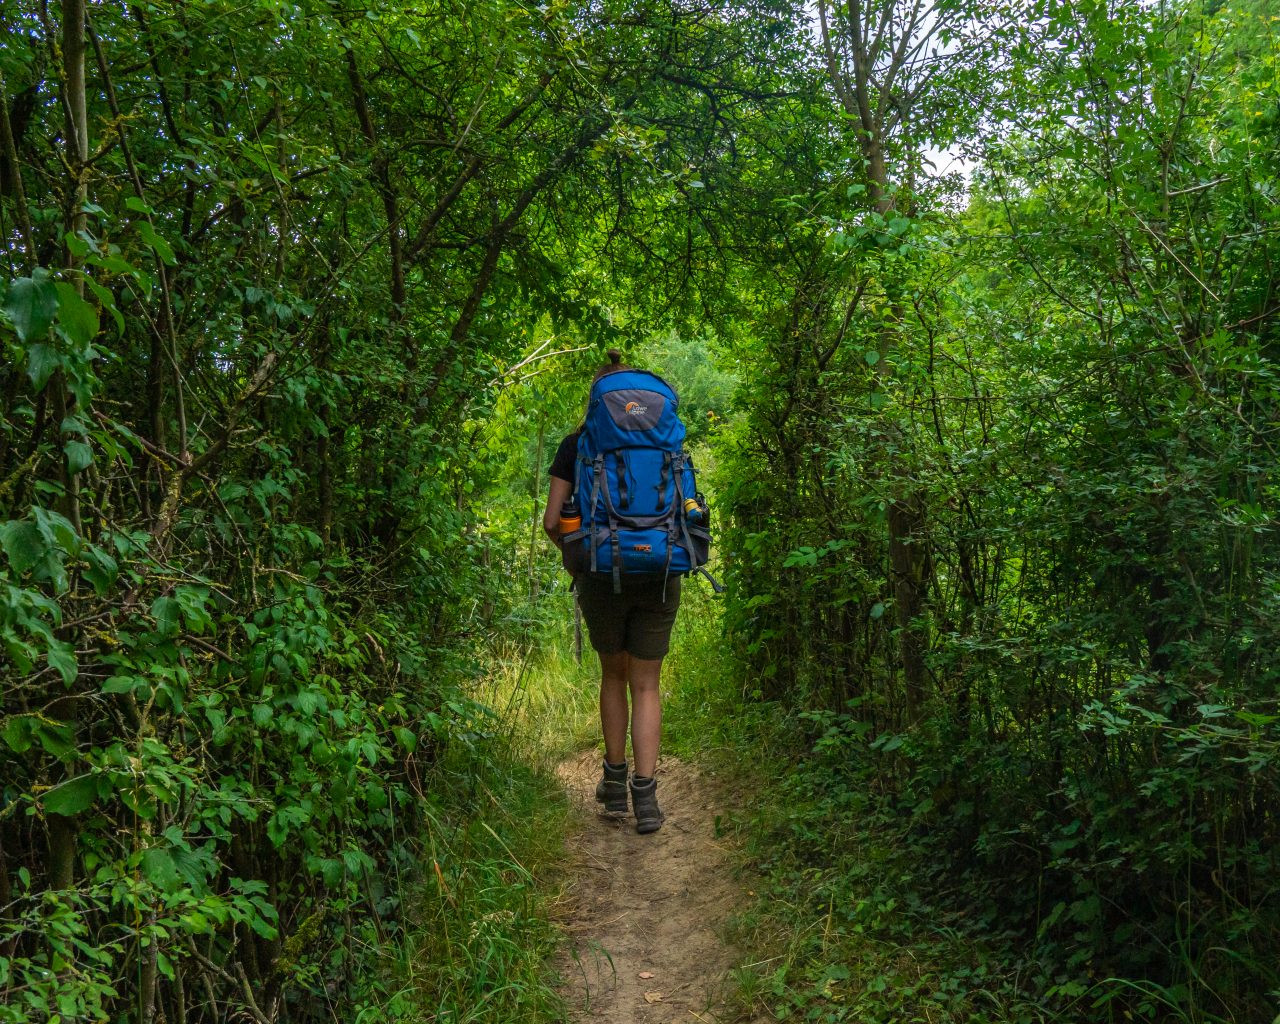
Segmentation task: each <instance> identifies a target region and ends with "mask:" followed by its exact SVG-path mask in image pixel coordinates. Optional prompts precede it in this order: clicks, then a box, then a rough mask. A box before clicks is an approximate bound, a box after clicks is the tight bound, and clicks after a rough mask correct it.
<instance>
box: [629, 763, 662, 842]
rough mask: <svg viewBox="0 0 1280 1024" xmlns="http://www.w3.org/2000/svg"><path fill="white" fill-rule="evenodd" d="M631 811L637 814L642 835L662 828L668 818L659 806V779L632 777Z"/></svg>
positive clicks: (638, 828)
mask: <svg viewBox="0 0 1280 1024" xmlns="http://www.w3.org/2000/svg"><path fill="white" fill-rule="evenodd" d="M631 813H632V814H634V815H635V816H636V831H637V832H639V833H640V834H641V835H642V836H643V835H648V834H649V833H650V832H657V831H658V829H660V828H662V823H663V821H664V820H666V819H665V818H664V817H663V814H662V811H661V810H659V808H658V780H657V779H640V780H637V779H636V778H634V777H633V778H632V779H631Z"/></svg>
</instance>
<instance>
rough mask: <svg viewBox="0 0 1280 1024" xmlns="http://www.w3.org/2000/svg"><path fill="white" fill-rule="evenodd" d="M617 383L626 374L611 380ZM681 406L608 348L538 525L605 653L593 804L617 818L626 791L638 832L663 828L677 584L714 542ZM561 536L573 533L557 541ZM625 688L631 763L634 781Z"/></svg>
mask: <svg viewBox="0 0 1280 1024" xmlns="http://www.w3.org/2000/svg"><path fill="white" fill-rule="evenodd" d="M613 374H627V376H626V377H617V378H611V379H608V380H606V378H610V377H611V375H613ZM676 405H677V400H676V397H675V393H674V392H673V391H672V390H671V389H670V387H669V386H668V385H667V384H666V382H664V381H662V379H661V378H659V377H657V376H655V375H653V374H649V373H647V372H646V371H638V370H633V369H632V368H631V367H629V366H626V365H624V364H623V362H622V355H621V353H620V352H618V351H617V350H616V349H611V350H610V352H609V362H608V363H607V364H605V365H604V366H602V367H600V369H599V370H597V371H596V374H595V377H594V378H593V380H592V386H591V395H590V398H589V399H588V408H587V413H586V416H585V417H584V419H583V423H582V425H580V426H579V428H578V429H577V430H576V431H574V432H573V433H571V434H569V436H567V437H566V438H565V439H564V440H563V441H561V442H560V447H559V449H558V450H557V451H556V455H555V459H554V460H553V461H552V463H551V469H550V476H551V486H550V491H549V494H548V496H547V507H546V510H545V511H544V513H543V516H542V527H543V529H544V530H545V531H546V533H547V536H548V537H550V538H551V541H552V543H554V544H555V545H556V546H557V547H558V548H560V549H561V554H562V557H563V559H564V564H565V568H566V569H568V570H569V571H570V572H571V573H572V574H573V576H574V580H575V587H576V590H577V594H578V603H579V605H580V606H581V608H582V615H583V618H584V619H586V623H587V632H588V635H589V636H590V639H591V646H592V647H593V648H594V649H595V651H596V653H597V654H599V656H600V725H601V729H602V731H603V733H604V769H603V777H602V778H601V780H600V784H599V785H598V786H597V787H596V799H597V800H598V801H600V803H601V804H603V813H604V814H606V815H608V816H611V817H622V816H625V815H626V813H627V794H628V792H630V796H631V808H632V813H633V814H634V815H635V821H636V831H637V832H639V833H640V834H641V835H645V834H647V833H650V832H656V831H657V830H658V829H659V828H661V827H662V822H663V814H662V811H661V810H660V809H659V807H658V797H657V786H658V784H657V780H656V779H655V777H654V772H655V769H656V768H657V763H658V742H659V739H660V736H661V732H662V704H661V698H660V695H659V689H658V687H659V680H660V678H661V674H662V659H663V658H664V657H665V656H666V654H667V650H668V648H669V647H670V641H671V627H672V625H673V624H674V623H675V620H676V611H677V610H678V609H679V607H680V576H681V575H682V574H683V573H686V572H689V571H690V570H692V569H695V568H697V567H698V566H700V565H701V564H702V562H704V561H705V560H706V557H707V544H709V542H710V534H708V533H707V532H706V531H705V530H704V529H701V528H700V527H699V526H698V525H697V524H699V523H705V504H701V505H699V502H700V501H701V495H698V494H697V493H696V490H695V484H694V478H693V466H692V463H691V462H689V460H688V456H687V455H686V454H685V452H684V451H683V442H684V426H683V425H682V424H681V423H680V420H679V417H678V416H677V415H676ZM584 432H585V433H586V435H587V436H586V437H585V438H584V437H583V435H584ZM655 496H656V497H655ZM571 499H572V500H573V504H572V506H571V509H572V510H573V513H571V514H580V515H581V517H582V522H581V524H577V523H576V522H571V523H570V524H569V526H568V527H562V523H561V511H562V509H563V508H564V507H565V503H566V502H569V501H570V500H571ZM646 501H647V502H649V506H646V505H645V502H646ZM686 507H688V508H690V509H691V512H690V513H688V516H689V517H691V518H692V521H693V522H694V523H695V525H694V526H692V527H690V526H689V525H688V524H687V522H686V515H687V514H686V512H685V509H686ZM699 508H700V509H701V514H702V518H701V519H699V518H698V517H697V514H698V511H699ZM677 516H678V522H677ZM579 525H580V527H581V528H576V529H574V527H577V526H579ZM562 528H564V529H570V530H571V531H572V532H568V533H567V534H564V535H562ZM695 537H696V539H695ZM695 548H698V549H699V550H698V551H695V550H694V549H695ZM628 691H629V692H630V698H631V701H630V713H631V752H632V755H633V757H634V758H635V770H634V773H633V774H632V776H631V778H630V780H629V781H628V778H627V712H628V706H627V697H628Z"/></svg>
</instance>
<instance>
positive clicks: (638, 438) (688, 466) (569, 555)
mask: <svg viewBox="0 0 1280 1024" xmlns="http://www.w3.org/2000/svg"><path fill="white" fill-rule="evenodd" d="M678 406H679V399H677V398H676V393H675V391H674V390H672V388H671V385H669V384H668V383H667V382H666V381H664V380H663V379H662V378H661V377H659V376H657V375H656V374H653V373H649V372H648V371H646V370H616V371H614V372H613V373H608V374H605V376H603V377H601V378H600V379H599V380H598V381H596V382H595V384H593V385H592V386H591V394H590V397H589V398H588V401H587V418H586V422H585V424H584V425H583V428H582V433H581V434H580V435H579V436H578V458H577V461H576V463H575V465H574V495H575V497H576V499H577V503H578V508H579V509H581V510H582V528H581V529H580V530H578V531H576V532H574V533H571V534H569V535H568V536H566V537H565V539H564V540H565V543H564V550H565V555H566V564H570V565H571V566H574V567H576V568H577V569H578V570H579V571H589V572H592V573H600V574H602V575H609V576H612V577H613V590H614V593H621V591H622V577H623V575H633V574H634V575H644V576H650V577H652V576H662V577H664V578H665V577H666V576H668V575H670V574H671V573H675V574H677V575H684V574H687V573H690V572H694V571H698V572H701V573H702V574H703V575H706V576H707V578H708V579H711V577H710V575H709V574H707V573H706V570H704V569H702V568H701V566H702V565H703V564H704V563H705V562H706V560H707V557H708V554H709V552H710V547H711V533H710V531H709V530H708V529H707V526H706V523H707V506H706V502H705V500H704V499H703V497H702V495H701V494H699V493H698V486H697V481H696V480H695V478H694V472H693V461H692V460H691V459H690V457H689V453H688V452H686V451H685V450H684V437H685V429H684V424H683V423H682V422H680V416H679V413H678V411H677V407H678ZM712 585H713V586H715V587H716V589H717V590H719V589H720V588H719V585H718V584H717V583H716V582H715V581H714V580H712Z"/></svg>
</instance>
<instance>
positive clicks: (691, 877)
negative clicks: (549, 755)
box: [558, 751, 745, 1024]
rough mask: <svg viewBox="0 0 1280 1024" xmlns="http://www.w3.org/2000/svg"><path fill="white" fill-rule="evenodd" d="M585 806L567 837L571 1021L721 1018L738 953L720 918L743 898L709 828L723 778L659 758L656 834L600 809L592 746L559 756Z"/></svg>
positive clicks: (566, 966)
mask: <svg viewBox="0 0 1280 1024" xmlns="http://www.w3.org/2000/svg"><path fill="white" fill-rule="evenodd" d="M558 772H559V775H560V778H561V779H562V781H563V782H564V784H565V787H566V788H567V789H568V791H569V793H570V795H571V797H572V798H573V800H574V803H575V805H576V806H577V807H578V808H579V810H580V818H579V822H578V827H577V828H576V829H575V830H574V831H573V833H571V835H570V837H569V839H568V844H569V851H570V859H571V864H572V866H573V872H572V881H571V882H570V885H569V888H568V891H567V894H566V901H565V905H564V906H563V907H562V910H563V918H562V927H563V928H564V929H565V932H566V933H567V941H566V943H565V950H564V951H563V952H562V953H561V956H560V963H559V964H558V967H559V970H560V974H561V976H562V977H563V978H564V979H565V983H564V987H563V989H562V992H563V994H564V997H565V1000H566V1002H567V1004H568V1006H569V1008H570V1018H569V1020H570V1021H571V1022H574V1024H581V1022H586V1021H608V1022H610V1024H675V1022H679V1024H696V1022H701V1024H712V1022H715V1024H726V1022H727V1021H728V1020H730V1019H731V1018H730V1017H729V1016H727V1015H725V1013H724V1011H723V1009H722V1005H721V1003H722V998H723V995H724V992H725V989H726V987H727V982H726V978H727V974H728V972H729V970H730V969H731V968H732V967H734V966H735V964H736V963H737V962H738V961H737V958H735V956H734V955H733V953H732V951H731V950H729V949H727V948H726V946H725V943H724V939H723V930H724V924H725V921H726V920H727V918H728V916H729V915H730V914H731V913H732V912H733V910H734V909H736V908H737V907H740V906H741V905H742V901H743V900H744V898H745V894H744V892H743V889H742V886H741V884H740V883H739V882H738V881H737V880H735V879H734V878H733V877H732V875H731V872H730V868H729V857H728V851H727V850H726V849H725V846H724V844H725V840H718V839H717V838H716V816H717V815H724V814H726V813H727V812H728V811H729V810H731V808H730V807H728V806H726V804H725V800H726V796H725V794H726V793H727V792H728V787H725V786H722V785H719V784H717V782H716V780H715V779H714V778H708V777H707V776H705V775H704V774H703V773H701V772H700V771H699V770H698V769H697V768H696V767H694V766H693V765H691V764H687V763H685V762H681V761H678V760H676V759H674V758H671V757H664V758H663V759H662V763H661V764H660V765H659V767H658V797H659V800H660V802H661V805H662V809H663V812H664V813H665V814H666V824H664V825H663V827H662V829H661V830H660V831H658V832H656V833H654V834H653V835H648V836H641V835H637V834H636V832H635V827H634V822H633V821H632V820H631V819H629V818H628V819H627V820H626V821H622V822H616V821H610V820H609V819H606V818H601V817H600V816H599V815H598V814H597V813H596V807H597V804H596V802H595V797H594V794H595V785H596V781H597V780H598V778H599V774H600V758H599V754H597V753H596V752H595V751H589V752H587V753H584V754H581V755H579V756H577V757H574V758H571V759H570V760H568V761H566V762H564V763H563V764H562V765H560V767H559V769H558Z"/></svg>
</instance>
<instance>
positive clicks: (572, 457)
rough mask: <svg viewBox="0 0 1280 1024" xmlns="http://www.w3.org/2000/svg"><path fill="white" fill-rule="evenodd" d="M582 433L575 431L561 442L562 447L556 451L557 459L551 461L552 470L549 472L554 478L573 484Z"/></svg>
mask: <svg viewBox="0 0 1280 1024" xmlns="http://www.w3.org/2000/svg"><path fill="white" fill-rule="evenodd" d="M581 433H582V431H581V430H575V431H574V432H573V433H572V434H570V435H569V436H568V437H566V438H565V439H564V440H563V441H561V442H560V447H559V448H557V449H556V457H555V458H554V459H552V460H551V469H550V470H549V471H548V472H550V474H551V475H552V476H554V477H559V478H560V479H561V480H568V481H569V483H573V464H574V463H575V462H577V460H578V435H579V434H581Z"/></svg>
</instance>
